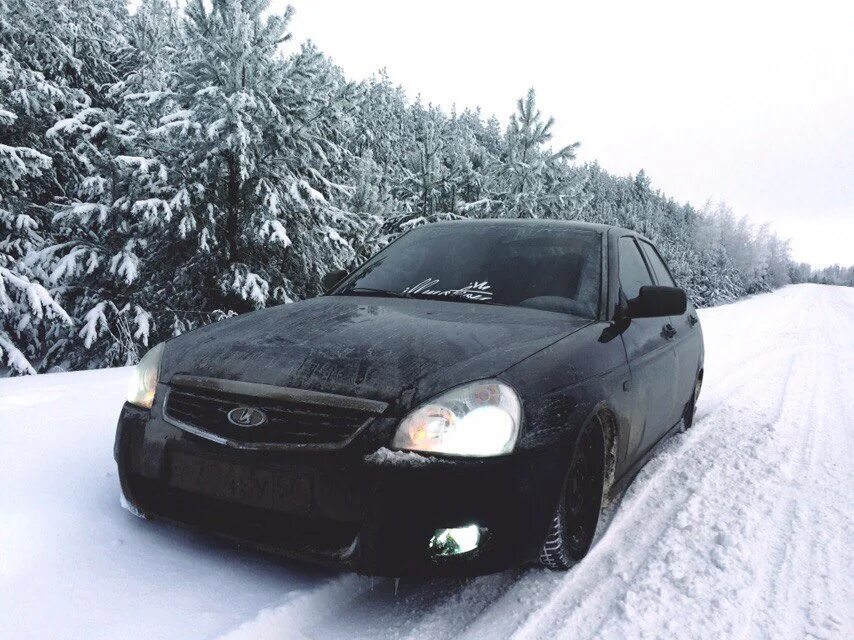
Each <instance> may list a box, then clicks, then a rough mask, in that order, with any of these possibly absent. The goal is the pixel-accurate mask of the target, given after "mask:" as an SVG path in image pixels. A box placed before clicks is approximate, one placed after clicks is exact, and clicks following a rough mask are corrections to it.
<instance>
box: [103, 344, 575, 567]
mask: <svg viewBox="0 0 854 640" xmlns="http://www.w3.org/2000/svg"><path fill="white" fill-rule="evenodd" d="M162 350H163V348H162V347H158V348H156V349H154V350H152V352H150V354H152V355H151V356H150V357H149V356H147V358H148V359H147V360H145V359H144V360H143V362H142V363H140V365H139V367H137V370H136V373H135V375H134V379H133V381H132V383H131V390H130V392H129V397H128V400H129V401H128V402H127V403H126V404H125V406H124V408H123V409H122V412H121V416H120V419H119V425H118V430H117V435H116V442H115V457H116V461H117V463H118V467H119V472H120V479H121V485H122V491H123V494H124V497H125V499H126V501H127V503H129V506H131V507H132V509H133V510H134V511H135V512H136V513H138V514H140V515H143V516H145V517H152V518H156V519H163V520H167V521H171V522H174V523H178V524H182V525H186V526H190V527H193V528H197V529H201V530H204V531H207V532H212V533H214V534H217V535H219V536H222V537H226V538H229V539H232V540H235V541H237V542H239V543H241V544H245V545H248V546H251V547H254V548H257V549H261V550H264V551H268V552H271V553H275V554H278V555H283V556H286V557H290V558H296V559H301V560H308V561H312V562H319V563H323V564H328V565H333V566H340V567H344V568H349V569H352V570H354V571H357V572H359V573H364V574H371V575H384V576H406V575H420V576H424V575H476V574H483V573H491V572H494V571H499V570H502V569H505V568H508V567H512V566H517V565H520V564H523V563H525V562H528V561H533V560H536V558H537V555H538V553H539V550H540V547H541V544H542V540H543V536H544V535H545V531H546V527H547V526H548V523H549V518H550V515H551V513H552V511H553V509H554V504H555V500H556V494H555V488H556V487H558V486H559V476H560V469H561V460H560V453H559V451H558V450H557V449H556V448H554V447H539V448H534V449H519V448H517V447H516V443H517V438H518V434H519V431H520V430H521V428H522V423H523V421H524V418H523V411H522V406H521V403H520V402H519V399H518V398H517V397H516V395H515V392H514V391H513V390H512V388H510V387H509V386H508V385H506V384H505V383H503V382H501V381H499V380H488V381H481V382H475V383H472V384H467V385H461V386H459V387H457V388H454V389H451V390H449V391H448V392H446V393H444V394H440V395H439V396H437V397H436V398H432V399H430V400H429V401H427V402H425V403H422V404H421V405H419V406H417V407H415V408H413V409H411V410H409V411H399V410H398V409H397V408H396V407H394V406H393V405H392V404H391V403H386V402H382V401H376V400H365V399H362V398H353V397H348V396H342V395H339V394H331V393H325V392H316V391H307V390H302V389H292V388H283V387H278V386H273V385H266V384H255V383H246V382H238V381H231V380H222V379H214V378H203V377H197V376H189V375H175V376H172V377H171V379H170V380H169V383H168V384H167V383H164V382H162V381H159V380H157V378H158V368H159V362H158V361H157V359H158V358H159V357H161V356H162ZM262 417H263V421H261V419H262ZM241 423H245V424H241Z"/></svg>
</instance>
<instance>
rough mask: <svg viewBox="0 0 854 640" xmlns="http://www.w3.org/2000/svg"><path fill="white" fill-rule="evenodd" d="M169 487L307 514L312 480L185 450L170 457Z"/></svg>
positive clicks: (251, 504)
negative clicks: (192, 453)
mask: <svg viewBox="0 0 854 640" xmlns="http://www.w3.org/2000/svg"><path fill="white" fill-rule="evenodd" d="M169 459H170V464H169V470H170V473H169V485H170V486H172V487H175V488H176V489H182V490H184V491H189V492H191V493H197V494H201V495H204V496H208V497H211V498H217V499H219V500H225V501H227V502H235V503H239V504H244V505H247V506H251V507H260V508H262V509H271V510H273V511H284V512H287V513H294V514H300V515H305V514H308V512H309V509H310V507H311V478H310V477H309V476H308V475H305V474H301V473H295V472H290V471H278V470H276V471H274V470H270V469H258V468H252V467H249V466H246V465H241V464H234V463H231V462H223V461H220V460H210V459H207V458H201V457H199V456H194V455H191V454H187V453H183V452H181V451H173V452H172V453H171V455H170V456H169Z"/></svg>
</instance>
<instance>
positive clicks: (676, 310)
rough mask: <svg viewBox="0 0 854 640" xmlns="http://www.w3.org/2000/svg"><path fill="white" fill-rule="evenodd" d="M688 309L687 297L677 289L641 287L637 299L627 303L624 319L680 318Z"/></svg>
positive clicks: (682, 290) (682, 291) (681, 290)
mask: <svg viewBox="0 0 854 640" xmlns="http://www.w3.org/2000/svg"><path fill="white" fill-rule="evenodd" d="M687 307H688V297H687V296H686V295H685V291H684V289H680V288H679V287H652V286H647V287H641V288H640V291H639V292H638V297H637V298H632V299H631V300H629V301H628V305H627V307H626V317H628V318H660V317H661V316H681V315H682V314H683V313H685V309H686V308H687Z"/></svg>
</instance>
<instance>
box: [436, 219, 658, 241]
mask: <svg viewBox="0 0 854 640" xmlns="http://www.w3.org/2000/svg"><path fill="white" fill-rule="evenodd" d="M448 225H476V226H494V225H501V226H505V225H506V226H523V225H524V226H534V227H541V228H546V229H548V228H553V229H576V230H578V231H595V232H598V233H615V234H619V235H623V234H626V235H632V236H638V237H639V238H644V236H643V235H642V234H640V233H638V232H637V231H632V230H631V229H625V228H623V227H618V226H615V225H611V224H597V223H594V222H580V221H578V220H543V219H540V218H526V219H520V218H476V219H472V218H466V219H463V220H443V221H442V222H433V223H431V224H429V225H425V226H430V227H444V226H448ZM644 239H646V238H644Z"/></svg>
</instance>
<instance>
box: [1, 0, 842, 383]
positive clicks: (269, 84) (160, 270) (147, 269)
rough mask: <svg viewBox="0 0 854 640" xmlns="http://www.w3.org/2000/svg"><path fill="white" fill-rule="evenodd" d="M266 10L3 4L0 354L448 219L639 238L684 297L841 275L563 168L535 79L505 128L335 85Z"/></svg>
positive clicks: (91, 333) (206, 302) (164, 321)
mask: <svg viewBox="0 0 854 640" xmlns="http://www.w3.org/2000/svg"><path fill="white" fill-rule="evenodd" d="M268 5H269V2H268V1H266V0H204V1H203V0H190V1H189V2H185V3H181V6H177V5H175V4H173V3H171V2H169V1H168V0H143V1H142V2H141V3H139V5H138V6H137V7H136V9H135V10H134V11H130V10H129V9H128V6H127V5H126V3H125V0H0V360H2V361H0V368H1V367H4V366H5V368H6V369H7V370H8V371H9V372H11V373H20V374H26V373H37V372H45V371H56V370H69V369H85V368H95V367H107V366H119V365H124V364H130V363H133V362H135V361H137V360H138V358H139V357H140V356H141V355H142V354H143V353H144V352H145V351H146V349H147V348H148V347H149V346H151V345H153V344H155V343H156V342H158V341H160V340H164V339H167V338H169V337H171V336H174V335H177V334H180V333H183V332H186V331H189V330H191V329H193V328H195V327H198V326H201V325H203V324H206V323H209V322H214V321H217V320H220V319H222V318H226V317H229V316H231V315H234V314H238V313H243V312H246V311H250V310H253V309H258V308H262V307H266V306H270V305H277V304H284V303H289V302H292V301H295V300H298V299H301V298H305V297H309V296H314V295H317V294H319V293H320V292H321V287H320V279H321V278H322V276H323V275H324V274H325V273H326V272H327V271H329V270H330V269H338V268H351V267H353V266H354V265H356V264H358V263H360V262H361V261H363V260H365V259H366V258H368V257H369V256H370V255H371V254H372V253H374V252H375V251H377V250H378V249H379V248H381V247H382V246H384V245H385V244H386V243H388V242H389V241H390V240H392V239H394V238H395V237H396V236H397V235H399V234H400V233H402V232H404V231H406V230H408V229H410V228H412V227H413V226H416V225H420V224H425V223H429V222H431V221H436V220H452V219H456V218H464V217H476V218H481V217H483V218H486V217H490V218H491V217H499V218H551V219H555V218H557V219H569V220H583V221H590V222H603V223H608V224H617V225H622V226H625V227H629V228H632V229H635V230H638V231H640V232H642V233H644V234H645V235H647V236H648V237H650V238H651V239H652V240H653V241H655V242H656V243H657V244H658V246H659V248H660V249H661V251H662V253H663V254H664V256H665V258H666V259H667V260H668V262H669V264H670V266H671V269H672V270H673V272H674V276H675V278H676V280H677V282H678V283H679V285H680V286H682V287H684V288H685V289H686V290H687V291H688V293H689V296H690V297H691V299H692V300H693V301H694V302H695V303H696V304H697V305H699V306H710V305H715V304H719V303H722V302H727V301H732V300H735V299H738V298H740V297H743V296H746V295H749V294H753V293H758V292H763V291H769V290H772V289H775V288H777V287H780V286H783V285H785V284H788V283H790V282H802V281H807V280H814V281H822V282H829V283H836V284H849V285H850V284H854V268H849V269H847V270H846V269H843V268H841V267H833V268H831V269H826V270H824V271H822V272H816V271H813V270H812V269H811V268H810V267H809V265H804V264H796V263H795V262H794V261H793V260H792V258H791V254H790V250H789V247H788V243H787V241H785V240H783V239H781V238H779V237H777V236H776V235H775V234H774V233H773V231H772V230H771V229H769V228H768V227H767V226H763V227H759V228H754V227H753V226H752V225H751V224H750V223H749V222H748V221H747V218H745V217H738V216H737V215H736V214H735V213H734V212H733V211H731V210H730V209H729V207H727V206H726V204H724V203H707V204H706V205H704V206H703V207H702V208H697V207H695V206H693V205H691V204H687V203H682V202H677V201H675V200H674V199H672V198H669V197H668V196H667V195H665V194H663V193H661V192H660V191H659V190H657V189H656V188H655V187H654V186H653V183H652V181H651V180H650V177H649V176H647V175H646V173H645V172H644V171H640V172H638V173H637V175H633V176H616V175H613V174H611V173H609V172H608V171H607V170H606V169H605V168H603V167H600V166H599V165H597V164H595V163H586V164H581V163H578V162H576V161H575V156H576V152H577V148H578V143H574V144H570V145H567V146H562V147H556V146H554V145H553V142H552V128H553V123H554V119H553V118H551V117H549V116H548V115H545V114H543V113H542V112H541V110H540V109H539V108H538V106H537V101H536V94H535V91H534V90H533V89H531V90H529V91H528V92H527V93H525V94H524V95H522V96H521V97H520V99H519V100H518V103H517V104H516V105H508V109H507V114H506V115H509V116H510V117H509V118H508V119H507V120H505V121H502V120H499V119H498V118H497V117H496V116H494V115H487V114H484V113H481V111H480V110H472V109H466V110H462V111H457V110H456V109H454V108H449V107H447V106H444V107H443V106H437V105H434V104H432V103H430V102H429V100H428V99H427V97H425V96H415V97H414V98H413V97H410V96H407V95H406V94H405V92H404V90H403V89H402V88H401V87H400V86H399V85H397V84H395V81H394V79H392V78H390V77H388V75H387V74H385V73H384V72H382V71H378V72H377V74H376V75H375V76H374V77H372V78H370V79H368V80H364V81H359V82H354V81H351V80H349V79H348V78H347V77H345V75H344V73H343V72H342V70H341V69H340V68H339V67H338V66H336V65H335V64H334V63H333V61H332V60H330V59H329V58H328V57H326V56H325V55H324V54H323V52H321V51H319V50H318V49H317V48H316V47H315V46H314V45H313V44H311V43H310V41H309V42H307V43H305V44H302V45H297V44H295V43H293V42H290V41H291V39H292V34H291V32H290V30H289V23H290V20H291V18H292V15H293V10H292V9H291V8H288V9H287V10H286V11H285V12H284V13H282V14H277V13H275V12H271V11H270V9H269V6H268ZM301 35H310V34H301ZM511 113H512V115H510V114H511Z"/></svg>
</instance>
